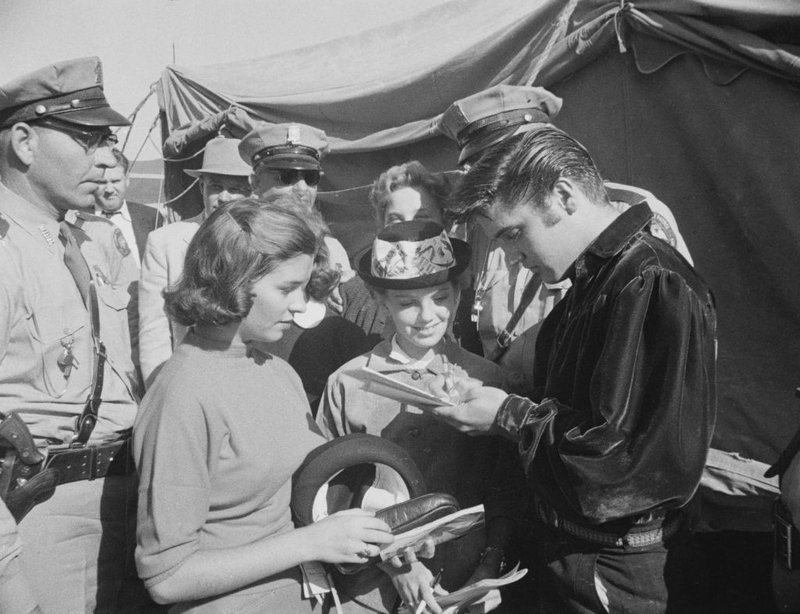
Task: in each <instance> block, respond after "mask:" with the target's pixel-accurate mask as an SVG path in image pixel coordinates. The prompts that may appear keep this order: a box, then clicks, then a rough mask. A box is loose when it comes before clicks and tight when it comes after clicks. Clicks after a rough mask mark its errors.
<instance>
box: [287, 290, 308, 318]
mask: <svg viewBox="0 0 800 614" xmlns="http://www.w3.org/2000/svg"><path fill="white" fill-rule="evenodd" d="M290 298H291V301H290V302H289V313H291V314H295V313H303V312H304V311H305V310H306V307H307V306H308V297H307V296H306V289H305V288H298V289H297V290H295V291H294V292H292V294H291V297H290Z"/></svg>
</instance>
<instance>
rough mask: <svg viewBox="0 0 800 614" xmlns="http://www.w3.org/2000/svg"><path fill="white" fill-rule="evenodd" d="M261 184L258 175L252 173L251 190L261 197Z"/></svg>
mask: <svg viewBox="0 0 800 614" xmlns="http://www.w3.org/2000/svg"><path fill="white" fill-rule="evenodd" d="M260 184H261V181H260V179H259V176H258V174H256V173H251V174H250V189H251V190H252V191H253V194H256V195H259V193H260V189H259V186H260Z"/></svg>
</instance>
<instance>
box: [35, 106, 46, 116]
mask: <svg viewBox="0 0 800 614" xmlns="http://www.w3.org/2000/svg"><path fill="white" fill-rule="evenodd" d="M33 112H34V113H36V115H44V114H45V113H47V107H46V106H44V105H43V104H37V105H36V108H35V109H34V110H33Z"/></svg>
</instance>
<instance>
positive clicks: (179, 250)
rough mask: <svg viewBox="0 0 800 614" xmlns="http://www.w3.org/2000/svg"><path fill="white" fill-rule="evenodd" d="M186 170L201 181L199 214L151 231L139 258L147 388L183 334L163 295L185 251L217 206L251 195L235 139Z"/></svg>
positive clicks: (216, 143) (210, 149)
mask: <svg viewBox="0 0 800 614" xmlns="http://www.w3.org/2000/svg"><path fill="white" fill-rule="evenodd" d="M184 172H185V173H186V174H187V175H190V176H192V177H197V178H198V179H199V183H200V190H201V191H202V193H203V211H202V213H200V214H199V215H197V216H195V217H193V218H190V219H188V220H183V221H180V222H176V223H174V224H169V225H167V226H164V227H163V228H159V229H157V230H154V231H153V232H151V233H150V236H149V237H148V239H147V247H146V248H145V253H144V257H143V259H142V274H141V278H140V281H139V361H140V364H141V369H142V376H143V377H144V381H145V386H146V387H149V386H150V384H151V383H152V382H153V380H154V378H155V376H156V375H157V374H158V371H159V369H160V368H161V366H162V365H163V364H164V363H165V362H166V361H167V359H168V358H169V357H170V356H172V350H173V348H175V346H177V345H178V344H179V343H180V342H181V340H182V339H183V337H184V335H185V334H186V329H185V328H184V327H183V326H181V325H180V324H178V323H176V322H172V321H171V320H169V318H168V317H167V314H166V313H165V312H164V298H163V296H162V295H161V292H162V291H163V290H164V289H165V288H167V287H169V286H171V285H172V284H174V283H175V281H177V279H178V277H179V276H180V274H181V271H182V270H183V260H184V257H185V255H186V248H187V247H188V246H189V241H191V239H192V237H193V236H194V233H195V232H197V228H198V227H199V226H200V224H201V223H202V222H203V220H205V218H206V217H207V216H208V215H210V214H211V212H212V211H214V210H215V209H216V208H217V207H219V206H220V205H224V204H226V203H229V202H232V201H234V200H237V199H239V198H244V197H245V196H249V195H250V184H249V183H248V177H249V176H250V168H249V167H248V166H247V165H246V164H244V163H243V162H242V159H241V158H240V157H239V140H238V139H228V138H219V137H218V138H214V139H211V140H210V141H209V142H208V144H207V145H206V149H205V152H204V153H203V164H202V166H201V168H199V169H196V170H186V171H184Z"/></svg>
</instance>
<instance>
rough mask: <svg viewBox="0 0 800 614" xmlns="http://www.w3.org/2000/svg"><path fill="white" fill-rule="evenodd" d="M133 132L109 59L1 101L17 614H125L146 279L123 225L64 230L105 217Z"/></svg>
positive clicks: (8, 527) (3, 400)
mask: <svg viewBox="0 0 800 614" xmlns="http://www.w3.org/2000/svg"><path fill="white" fill-rule="evenodd" d="M128 124H129V122H128V121H127V120H126V119H125V118H124V117H123V116H122V115H120V114H119V113H117V112H116V111H114V110H113V109H111V108H110V106H109V104H108V102H107V101H106V98H105V96H104V93H103V78H102V68H101V64H100V60H99V59H98V58H96V57H88V58H82V59H76V60H70V61H65V62H58V63H56V64H52V65H50V66H46V67H44V68H42V69H40V70H37V71H35V72H32V73H29V74H27V75H24V76H22V77H20V78H18V79H16V80H14V81H12V82H10V83H7V84H5V85H3V86H0V177H1V178H2V185H0V304H2V309H0V348H2V349H1V350H0V419H1V420H2V422H0V458H2V459H3V462H2V473H0V475H1V476H2V477H0V495H2V496H3V499H4V500H5V502H6V504H7V505H0V611H3V612H30V611H44V612H83V611H95V610H97V611H123V610H124V609H125V608H124V607H123V604H118V603H117V601H116V600H117V596H118V593H119V591H120V589H121V587H122V586H123V585H124V584H126V576H127V574H130V573H131V571H132V569H131V568H130V567H128V566H127V565H128V562H129V561H131V560H132V558H131V556H132V546H133V541H132V540H131V537H132V536H133V534H134V530H135V526H134V524H135V522H134V518H135V514H134V513H133V512H135V494H136V493H135V488H136V480H135V475H134V474H133V471H132V463H131V462H130V460H129V458H130V457H129V453H128V451H127V442H128V436H129V432H130V428H131V426H132V424H133V420H134V417H135V414H136V409H137V394H138V391H137V378H136V374H135V370H134V366H133V362H132V358H131V345H130V332H129V329H128V318H127V312H126V308H127V306H128V303H129V300H130V296H129V294H128V292H129V284H130V282H131V281H133V280H135V279H136V269H137V267H136V263H135V262H134V261H133V260H132V257H131V255H130V249H129V247H128V245H127V244H126V242H125V239H124V238H123V237H122V233H121V232H120V231H119V229H117V228H116V227H115V226H114V225H113V224H111V223H110V222H108V221H107V220H104V219H103V218H97V217H95V216H88V217H87V218H86V219H84V220H82V222H81V227H79V226H77V225H75V224H72V223H69V222H67V221H65V215H66V213H67V212H68V211H70V210H74V209H88V210H91V209H92V208H93V207H94V203H95V195H96V192H97V190H98V186H99V184H100V182H102V180H103V171H104V169H105V168H108V167H111V166H114V165H115V160H114V158H113V156H112V154H111V147H112V146H113V144H114V143H115V142H116V137H115V136H114V135H113V133H112V132H111V127H112V126H124V125H128ZM54 487H55V488H54ZM53 489H54V490H53ZM36 503H38V505H35V504H36ZM37 608H39V609H38V610H37Z"/></svg>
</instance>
